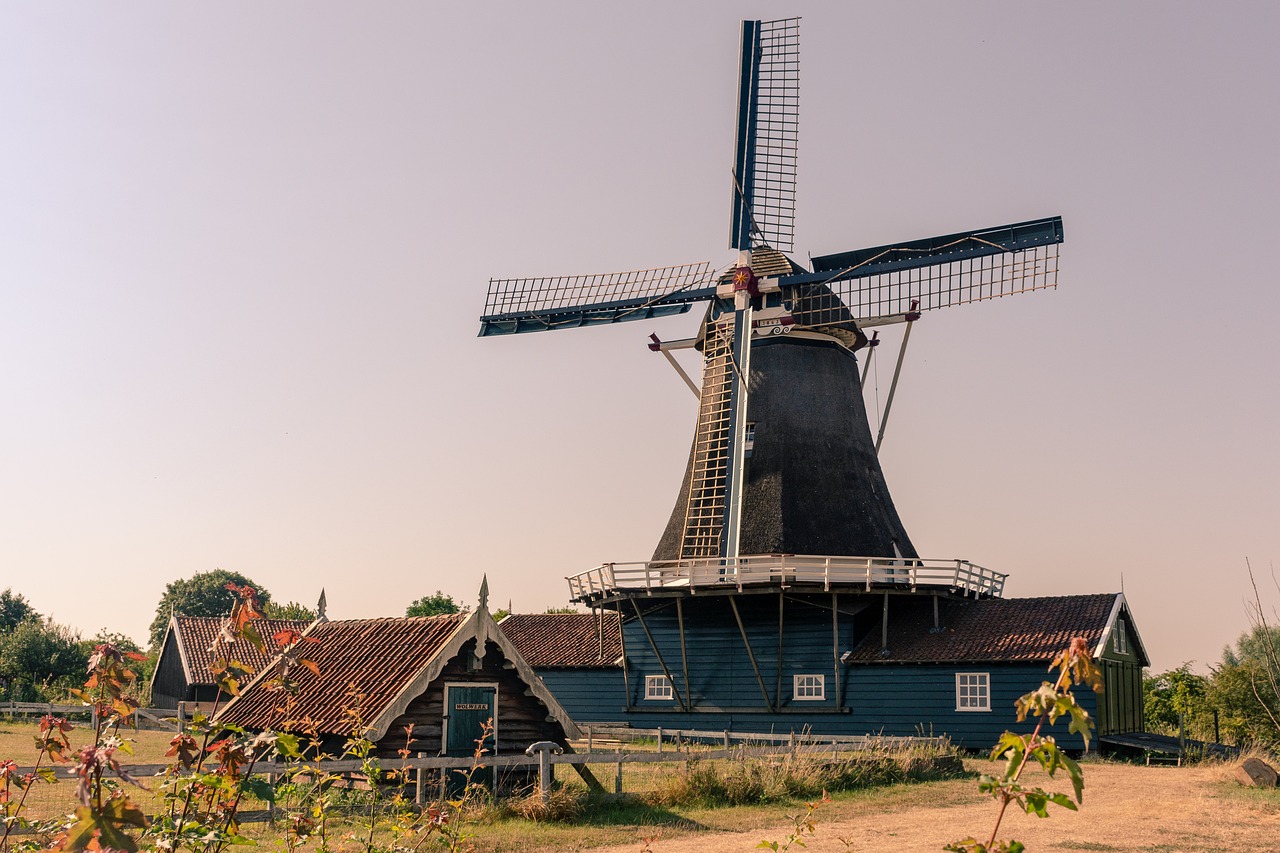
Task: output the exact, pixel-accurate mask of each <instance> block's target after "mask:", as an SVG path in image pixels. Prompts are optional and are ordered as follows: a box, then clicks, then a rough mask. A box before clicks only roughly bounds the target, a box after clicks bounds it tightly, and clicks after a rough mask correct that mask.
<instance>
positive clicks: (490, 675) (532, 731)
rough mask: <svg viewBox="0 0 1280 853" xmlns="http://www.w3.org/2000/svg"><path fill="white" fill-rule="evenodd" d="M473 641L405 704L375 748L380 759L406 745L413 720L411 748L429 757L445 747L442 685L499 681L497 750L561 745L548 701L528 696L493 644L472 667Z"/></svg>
mask: <svg viewBox="0 0 1280 853" xmlns="http://www.w3.org/2000/svg"><path fill="white" fill-rule="evenodd" d="M474 649H475V640H471V641H469V642H467V643H466V644H465V645H463V647H462V649H461V651H460V653H459V654H458V655H457V656H456V657H454V658H453V659H452V660H450V661H449V662H448V663H447V664H446V665H445V667H444V669H443V671H441V673H440V676H439V677H438V678H436V679H435V681H433V682H432V683H431V686H430V687H428V688H427V690H426V691H425V692H424V693H423V694H422V695H421V696H418V697H417V698H415V699H414V700H413V701H411V702H410V703H409V707H408V708H407V709H405V713H403V714H401V715H400V716H399V717H397V718H396V719H395V720H393V721H392V723H391V725H390V726H389V727H388V728H387V733H386V735H384V736H383V738H382V740H380V741H378V747H377V752H378V755H379V756H380V757H383V758H395V757H398V755H399V752H398V751H399V750H401V749H404V748H405V744H406V739H405V726H408V725H409V724H411V723H412V724H413V739H412V741H410V742H409V744H408V748H409V750H410V751H411V752H412V753H414V754H416V753H419V752H424V753H427V754H428V755H438V754H441V753H442V752H443V751H444V742H443V736H444V725H443V724H444V688H445V685H446V684H470V683H474V684H497V685H498V720H497V752H498V754H513V753H514V754H523V753H524V751H525V749H526V748H527V747H528V746H529V744H531V743H535V742H537V741H540V740H552V741H555V742H557V743H560V744H564V743H565V740H566V738H565V733H564V729H563V728H561V726H560V724H559V723H558V722H556V721H555V720H553V719H550V712H549V711H548V709H547V706H546V705H543V704H542V702H541V701H540V700H539V699H537V698H536V697H534V696H532V695H530V693H529V685H527V684H525V682H524V681H523V680H522V679H521V678H520V675H519V674H518V673H517V672H516V670H515V669H514V668H508V664H507V659H506V656H505V655H504V654H503V652H502V649H500V648H499V647H498V646H497V645H496V644H494V643H487V644H486V645H485V655H484V660H483V661H482V664H481V666H480V667H479V668H478V669H474V670H473V669H471V668H470V667H469V666H468V662H469V661H471V659H472V654H473V651H474Z"/></svg>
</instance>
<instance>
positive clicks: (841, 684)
mask: <svg viewBox="0 0 1280 853" xmlns="http://www.w3.org/2000/svg"><path fill="white" fill-rule="evenodd" d="M834 598H835V609H832V605H831V604H830V601H831V597H830V596H828V597H827V600H826V602H823V601H822V600H821V598H814V597H812V596H805V595H802V594H797V595H793V594H792V592H791V591H790V590H780V591H776V592H775V593H774V594H772V595H770V594H757V595H753V596H749V597H747V596H744V597H742V598H739V599H736V610H737V616H740V617H741V618H742V626H743V630H741V631H740V630H739V627H738V618H737V616H735V615H734V610H735V606H734V605H733V604H730V602H732V601H735V599H734V598H731V597H728V596H720V597H718V598H715V599H713V598H711V597H708V598H707V599H705V600H703V601H701V602H699V607H698V610H697V616H696V618H689V614H687V613H686V614H682V613H681V612H680V611H681V610H685V609H687V606H680V607H677V605H676V604H675V603H673V602H671V601H670V600H668V601H667V602H666V603H665V604H659V605H656V606H654V607H652V608H644V609H643V611H642V612H643V615H641V616H632V617H630V618H625V619H624V618H620V617H619V615H618V614H617V612H616V611H614V612H611V613H609V614H608V615H606V616H605V617H604V618H601V617H600V615H598V614H533V615H523V614H517V615H512V616H509V617H507V619H505V620H504V621H503V623H502V627H503V630H504V632H505V633H506V634H507V635H508V636H509V637H510V638H511V641H512V643H513V644H514V645H516V647H517V648H519V649H520V651H521V654H522V655H523V656H524V657H525V659H526V660H528V661H529V663H530V666H532V667H533V668H534V670H535V671H536V672H537V673H538V675H539V676H540V677H541V678H542V680H543V682H544V683H546V685H547V687H548V688H549V689H550V690H551V692H552V693H553V694H555V696H556V698H557V699H558V700H559V701H560V703H561V704H562V705H563V706H564V708H565V710H566V711H567V712H568V713H569V715H570V716H571V717H573V719H574V720H575V721H576V722H577V723H578V724H579V725H589V724H592V723H604V724H611V725H619V724H622V725H629V726H632V727H635V728H646V729H651V728H658V727H661V728H665V729H696V730H711V731H720V730H724V729H730V730H733V731H757V732H774V733H778V732H789V731H802V730H808V731H812V732H815V733H825V734H844V735H865V734H886V735H915V734H920V733H925V734H934V735H947V736H948V737H950V738H951V739H952V741H953V742H955V743H956V744H958V745H960V746H963V747H967V748H972V749H982V748H986V747H989V746H990V745H991V744H992V743H993V742H994V741H995V739H996V738H997V737H999V735H1000V733H1001V732H1003V731H1004V730H1006V729H1009V728H1012V727H1014V716H1013V703H1014V700H1015V699H1017V697H1019V696H1021V695H1022V694H1024V693H1026V692H1028V691H1030V690H1033V689H1035V688H1036V687H1037V686H1039V684H1040V683H1041V682H1042V681H1044V680H1045V679H1046V678H1048V677H1049V676H1048V673H1047V668H1048V665H1049V663H1050V661H1051V660H1052V659H1053V658H1054V656H1055V655H1057V654H1058V653H1059V652H1061V651H1062V650H1063V649H1064V648H1066V647H1067V645H1068V644H1069V643H1070V641H1071V638H1073V637H1084V638H1085V639H1086V641H1087V642H1088V644H1089V647H1090V649H1091V650H1092V651H1093V653H1094V656H1095V658H1096V659H1097V660H1098V661H1099V662H1100V665H1101V668H1102V670H1103V675H1104V678H1105V680H1106V686H1107V689H1106V690H1105V691H1104V693H1103V694H1102V695H1100V696H1095V694H1094V693H1093V691H1092V690H1090V689H1088V688H1084V687H1082V688H1078V689H1077V698H1078V700H1079V701H1080V703H1081V704H1082V705H1083V706H1084V707H1085V708H1086V710H1088V711H1089V713H1090V715H1091V716H1093V718H1094V720H1095V722H1096V723H1097V726H1098V729H1097V731H1098V734H1099V735H1106V734H1112V733H1117V734H1118V733H1122V732H1131V731H1140V730H1141V728H1142V716H1141V715H1142V677H1141V672H1142V667H1143V666H1145V665H1146V663H1147V658H1146V653H1145V650H1144V649H1143V647H1142V641H1141V638H1140V637H1139V635H1138V632H1137V629H1136V628H1135V626H1134V623H1133V618H1132V616H1131V615H1130V613H1129V609H1128V604H1127V602H1126V601H1125V598H1124V596H1123V595H1122V594H1097V595H1073V596H1061V597H1045V598H1024V599H1008V600H1006V599H996V598H986V599H973V598H968V599H966V598H959V599H952V598H945V599H944V598H941V597H934V596H914V597H912V596H910V595H899V596H893V597H891V598H889V602H888V620H887V622H886V621H885V606H884V605H885V596H884V594H883V593H882V594H879V595H873V596H870V597H869V598H870V600H868V597H867V596H866V595H865V594H864V595H863V596H853V595H849V594H846V596H839V595H837V596H835V597H834ZM842 598H844V599H846V600H844V601H841V599H842ZM859 599H862V600H861V601H859ZM712 602H714V603H712ZM824 604H825V605H826V606H823V605H824ZM872 604H874V605H875V606H870V605H872ZM935 604H936V610H935ZM682 616H683V617H684V623H685V624H684V629H683V632H682V631H681V625H680V622H681V619H682ZM935 620H936V621H935ZM682 634H683V644H682ZM682 645H683V650H682ZM624 649H625V652H624ZM1057 734H1058V736H1059V740H1060V742H1061V743H1062V744H1063V745H1064V746H1066V747H1068V748H1071V749H1080V748H1082V747H1083V742H1082V741H1080V739H1079V738H1078V737H1075V736H1067V734H1066V732H1065V730H1064V731H1062V732H1058V733H1057Z"/></svg>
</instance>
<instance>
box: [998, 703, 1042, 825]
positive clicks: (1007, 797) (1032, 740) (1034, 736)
mask: <svg viewBox="0 0 1280 853" xmlns="http://www.w3.org/2000/svg"><path fill="white" fill-rule="evenodd" d="M1048 717H1049V714H1048V712H1045V713H1043V714H1041V715H1040V719H1039V720H1037V721H1036V728H1035V731H1033V732H1032V733H1031V737H1029V738H1027V740H1026V744H1027V746H1026V749H1024V750H1023V751H1022V761H1021V762H1020V763H1019V764H1018V769H1017V770H1016V771H1015V772H1014V774H1013V778H1012V779H1010V780H1009V782H1010V784H1016V783H1017V781H1018V778H1019V777H1021V776H1022V771H1023V770H1024V769H1025V768H1026V766H1027V759H1028V758H1030V757H1031V750H1032V749H1034V748H1035V745H1036V741H1037V740H1038V739H1039V737H1040V729H1041V728H1042V727H1043V726H1044V721H1045V720H1046V719H1048ZM1012 799H1013V795H1012V794H1010V793H1009V792H1008V791H1007V790H1006V791H1001V792H1000V811H999V812H997V813H996V825H995V826H993V827H992V828H991V838H990V839H989V840H988V841H987V847H991V846H992V845H993V844H995V843H996V835H998V834H999V832H1000V821H1002V820H1004V810H1005V809H1007V808H1008V807H1009V802H1010V801H1011V800H1012Z"/></svg>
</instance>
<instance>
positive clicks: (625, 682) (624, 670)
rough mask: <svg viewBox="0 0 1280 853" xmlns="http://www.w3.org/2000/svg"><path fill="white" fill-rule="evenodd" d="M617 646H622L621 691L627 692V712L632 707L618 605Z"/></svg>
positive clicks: (622, 628) (624, 632) (620, 606)
mask: <svg viewBox="0 0 1280 853" xmlns="http://www.w3.org/2000/svg"><path fill="white" fill-rule="evenodd" d="M618 644H619V645H620V646H622V689H623V690H626V691H627V710H628V711H630V710H631V709H632V707H634V703H633V702H632V701H631V679H630V678H629V677H628V675H627V626H626V625H625V624H623V622H622V605H621V604H619V605H618Z"/></svg>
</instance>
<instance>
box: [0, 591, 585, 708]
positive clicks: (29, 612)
mask: <svg viewBox="0 0 1280 853" xmlns="http://www.w3.org/2000/svg"><path fill="white" fill-rule="evenodd" d="M228 584H231V585H233V586H235V587H250V588H252V589H253V590H255V592H256V594H257V597H258V600H259V601H260V602H261V607H262V615H263V616H264V617H266V618H268V619H292V620H296V621H300V622H310V621H312V620H314V619H315V618H316V616H317V612H316V610H315V609H314V608H310V607H307V606H305V605H302V604H299V603H297V602H295V601H290V602H287V603H285V604H280V603H278V602H276V601H273V600H272V597H271V593H270V592H269V591H268V590H267V589H265V588H264V587H263V586H262V585H261V584H258V583H256V582H255V581H253V580H252V579H250V578H248V577H246V576H245V575H243V574H241V573H240V572H234V571H228V570H226V569H214V570H212V571H208V572H197V573H196V574H195V575H193V576H191V577H189V578H179V579H178V580H175V581H173V582H171V583H169V584H168V585H167V586H166V587H165V589H164V594H163V595H161V596H160V601H159V602H158V603H157V604H156V612H155V617H154V618H153V619H152V620H151V625H150V627H149V629H148V636H147V643H148V645H147V648H146V649H143V648H142V647H141V646H139V645H138V644H137V643H136V642H135V641H134V640H133V639H132V638H131V637H127V636H125V635H124V634H119V633H114V632H110V631H107V630H106V629H105V628H104V629H103V630H101V631H99V632H98V633H97V634H96V635H94V636H93V637H91V638H88V639H85V638H83V637H82V636H81V634H80V632H79V631H78V630H77V629H75V628H73V627H71V626H68V625H63V624H60V623H58V622H55V621H54V620H53V619H52V618H50V617H48V616H45V615H44V614H42V613H40V612H39V611H37V610H36V609H35V607H33V606H32V605H31V603H30V602H29V601H27V599H26V598H25V597H24V596H23V595H22V594H21V593H18V592H15V591H14V590H13V589H12V588H8V589H5V590H4V591H3V592H0V701H9V700H12V701H15V702H52V701H59V700H62V699H64V698H66V696H67V695H68V691H69V690H70V689H72V688H76V687H79V686H80V685H81V684H82V683H83V682H84V674H85V670H86V668H87V667H88V664H89V659H90V657H91V656H92V654H93V650H94V647H95V646H97V645H99V644H101V643H106V642H109V643H111V644H113V645H114V646H115V647H116V648H117V649H120V650H121V651H122V652H135V653H142V654H145V655H146V660H144V661H142V662H141V663H140V664H139V665H138V669H139V673H138V675H139V677H138V679H137V683H138V684H139V685H147V684H149V683H150V681H151V673H152V671H153V670H154V668H155V663H156V659H157V658H158V657H159V653H160V646H161V644H162V643H163V642H164V636H165V632H166V631H167V630H168V628H169V619H170V617H171V616H173V615H175V614H176V615H179V616H215V617H218V616H226V615H227V614H228V613H230V612H231V608H232V606H233V605H234V604H235V601H236V598H235V594H234V593H233V592H231V591H230V589H229V588H228ZM464 610H465V608H464V607H463V606H462V605H461V604H459V603H458V602H457V601H455V600H454V598H453V596H451V595H448V594H446V593H444V592H442V591H440V590H436V591H435V592H434V593H432V594H431V595H424V596H422V597H421V598H419V599H417V600H415V601H413V602H412V603H410V604H409V605H408V607H407V608H406V609H405V615H406V616H436V615H440V614H446V613H460V612H462V611H464ZM548 612H573V610H572V608H551V609H550V610H549V611H548ZM506 615H507V610H498V611H496V612H495V613H494V618H496V619H501V618H503V617H504V616H506Z"/></svg>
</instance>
